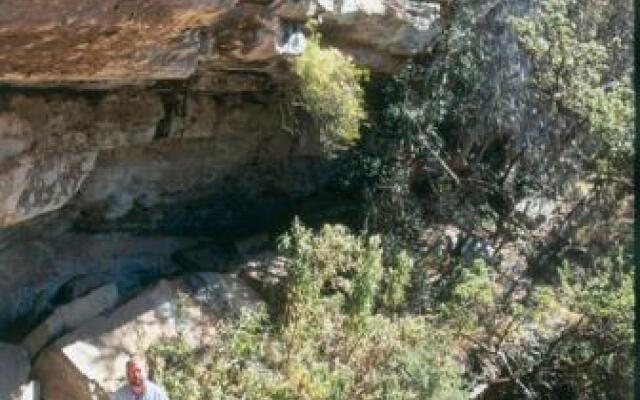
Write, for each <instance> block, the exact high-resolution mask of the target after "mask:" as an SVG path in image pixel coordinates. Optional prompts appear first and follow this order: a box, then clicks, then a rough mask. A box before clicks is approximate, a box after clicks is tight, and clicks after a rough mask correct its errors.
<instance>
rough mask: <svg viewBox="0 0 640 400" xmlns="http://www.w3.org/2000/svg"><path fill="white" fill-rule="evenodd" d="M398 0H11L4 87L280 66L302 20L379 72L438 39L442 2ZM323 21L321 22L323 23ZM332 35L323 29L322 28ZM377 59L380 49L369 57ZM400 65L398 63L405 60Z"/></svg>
mask: <svg viewBox="0 0 640 400" xmlns="http://www.w3.org/2000/svg"><path fill="white" fill-rule="evenodd" d="M414 4H415V5H414V6H408V3H407V2H403V1H398V0H384V1H383V0H349V1H337V0H299V1H287V0H275V1H262V0H253V1H233V0H232V1H227V0H155V1H146V0H107V1H103V0H82V1H81V0H69V1H64V2H40V1H36V0H28V1H25V0H8V1H4V2H3V3H2V4H1V5H0V49H1V51H0V82H9V83H18V84H57V83H65V82H66V83H68V82H78V81H84V82H87V83H91V82H92V83H93V84H98V85H99V86H103V87H104V86H113V85H119V84H122V83H139V82H152V81H155V80H160V79H186V78H189V77H192V76H194V75H197V73H198V71H199V70H200V69H203V70H212V69H214V68H215V69H222V70H224V69H228V68H231V67H240V66H244V67H247V66H251V67H253V68H255V67H258V68H263V69H264V68H266V67H269V66H270V64H271V63H273V62H275V61H278V60H279V59H280V58H281V56H282V54H281V51H279V49H281V48H284V47H286V46H284V44H285V43H286V42H287V41H288V40H289V39H290V37H291V35H292V33H295V31H297V29H298V28H296V27H297V26H299V25H297V23H300V22H302V23H304V22H305V21H306V20H308V19H309V18H310V17H319V16H320V17H322V18H321V21H322V24H324V23H325V22H326V24H327V28H328V29H334V28H335V27H340V30H341V32H342V33H341V34H340V35H339V36H332V37H331V42H332V44H334V45H337V46H340V45H341V44H343V43H349V44H350V46H348V47H350V48H351V49H352V50H354V51H353V52H354V54H356V55H357V54H358V53H359V52H360V50H363V51H366V50H369V49H373V50H375V52H376V53H377V57H363V58H362V61H364V62H368V64H370V66H371V67H374V68H377V69H385V68H386V69H388V67H389V66H390V65H393V63H392V62H391V63H390V62H389V61H388V60H389V59H390V58H391V59H393V58H394V57H396V61H397V56H404V57H407V56H409V55H412V54H414V53H416V52H418V51H420V50H422V49H423V48H424V47H425V46H426V45H428V44H429V42H430V41H431V40H432V39H433V36H434V34H435V33H434V32H437V18H438V16H439V8H438V6H437V5H436V4H434V3H419V2H415V3H414ZM322 24H321V25H322ZM320 29H321V30H322V27H321V28H320ZM369 53H370V54H372V53H371V51H369ZM396 64H397V62H396Z"/></svg>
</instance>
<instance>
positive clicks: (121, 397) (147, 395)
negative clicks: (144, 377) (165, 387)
mask: <svg viewBox="0 0 640 400" xmlns="http://www.w3.org/2000/svg"><path fill="white" fill-rule="evenodd" d="M145 384H146V389H145V391H144V394H142V395H137V394H135V393H133V391H131V388H130V387H129V385H125V386H123V387H121V388H120V389H118V391H117V392H115V393H114V394H113V396H111V400H169V399H168V398H167V395H166V394H164V392H163V391H162V389H160V388H159V387H158V385H156V384H155V383H153V382H151V381H146V383H145Z"/></svg>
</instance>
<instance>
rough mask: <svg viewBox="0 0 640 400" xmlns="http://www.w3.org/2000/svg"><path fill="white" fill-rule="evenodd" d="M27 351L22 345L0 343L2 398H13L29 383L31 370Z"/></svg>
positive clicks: (0, 386) (0, 391)
mask: <svg viewBox="0 0 640 400" xmlns="http://www.w3.org/2000/svg"><path fill="white" fill-rule="evenodd" d="M30 368H31V366H30V364H29V356H28V354H27V351H26V350H25V349H23V348H22V347H20V346H16V345H13V344H8V343H0V399H11V398H13V396H14V395H17V394H18V393H20V390H21V389H20V387H21V386H22V385H23V384H26V383H27V378H28V377H29V371H30Z"/></svg>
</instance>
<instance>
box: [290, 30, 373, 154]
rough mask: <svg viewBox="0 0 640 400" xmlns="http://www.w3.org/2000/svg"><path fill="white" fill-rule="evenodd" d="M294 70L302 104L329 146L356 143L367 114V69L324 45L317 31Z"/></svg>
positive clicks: (337, 148) (333, 149)
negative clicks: (364, 83) (365, 108)
mask: <svg viewBox="0 0 640 400" xmlns="http://www.w3.org/2000/svg"><path fill="white" fill-rule="evenodd" d="M294 71H295V73H296V75H297V76H298V77H299V79H300V92H301V99H302V104H303V105H304V108H305V109H306V110H307V111H308V112H309V113H310V114H311V116H312V117H313V118H314V120H315V121H316V125H317V126H318V128H319V129H320V133H321V139H322V142H323V144H324V146H325V148H326V149H327V150H329V152H333V151H335V150H339V149H342V148H345V147H347V146H350V145H352V144H354V143H355V142H356V141H357V140H358V138H359V137H360V133H359V125H360V121H361V120H362V119H363V118H364V117H365V112H364V92H363V90H362V88H361V86H360V83H361V82H363V81H364V80H366V79H367V73H366V71H365V70H363V69H361V68H359V67H358V66H357V65H356V64H354V63H353V61H352V60H351V59H350V58H349V57H347V56H345V55H343V54H342V53H340V51H338V50H337V49H334V48H324V47H321V46H320V40H319V36H318V35H317V34H315V35H313V36H311V37H310V38H309V40H308V41H307V42H306V46H305V50H304V52H303V53H302V54H301V55H300V56H299V57H297V58H296V59H295V63H294Z"/></svg>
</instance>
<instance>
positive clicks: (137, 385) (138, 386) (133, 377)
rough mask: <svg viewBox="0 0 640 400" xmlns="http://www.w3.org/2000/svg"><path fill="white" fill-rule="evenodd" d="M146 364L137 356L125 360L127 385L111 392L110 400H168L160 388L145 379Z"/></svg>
mask: <svg viewBox="0 0 640 400" xmlns="http://www.w3.org/2000/svg"><path fill="white" fill-rule="evenodd" d="M146 372H147V371H146V366H145V363H144V361H143V360H142V359H141V358H139V357H132V358H131V359H130V360H129V361H127V382H128V384H127V385H124V386H123V387H121V388H120V389H119V390H118V391H117V392H115V393H114V394H113V397H112V400H169V399H168V398H167V395H166V394H164V392H163V391H162V389H160V387H158V385H156V384H155V383H153V382H151V381H149V380H147V379H146Z"/></svg>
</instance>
